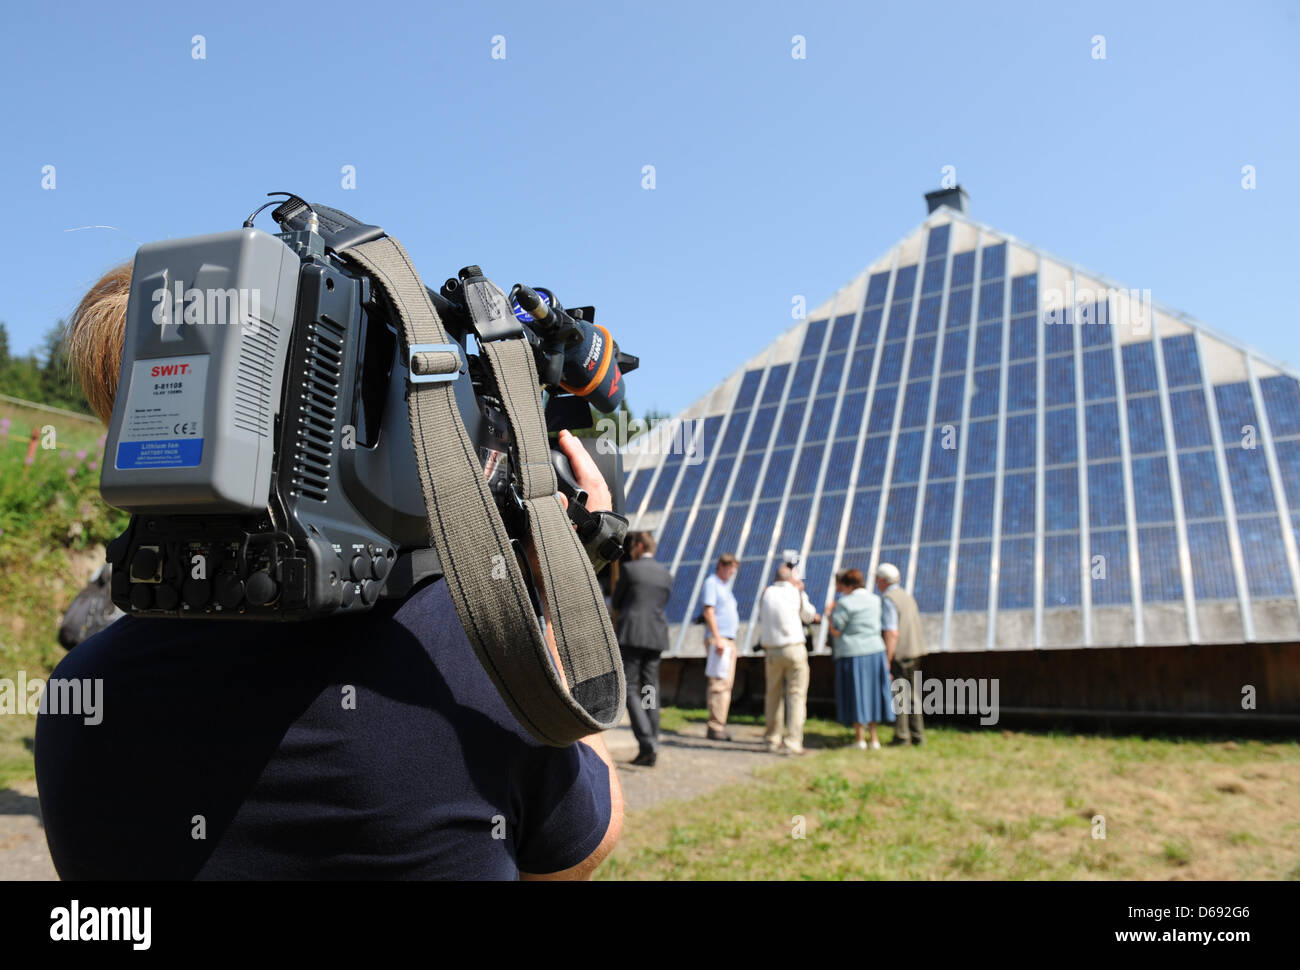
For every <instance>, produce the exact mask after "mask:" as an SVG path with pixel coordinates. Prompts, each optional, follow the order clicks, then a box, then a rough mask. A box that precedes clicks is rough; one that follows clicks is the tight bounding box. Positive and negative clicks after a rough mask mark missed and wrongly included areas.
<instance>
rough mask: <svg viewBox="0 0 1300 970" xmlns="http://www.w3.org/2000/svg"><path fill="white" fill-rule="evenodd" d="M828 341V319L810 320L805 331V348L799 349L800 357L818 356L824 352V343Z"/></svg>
mask: <svg viewBox="0 0 1300 970" xmlns="http://www.w3.org/2000/svg"><path fill="white" fill-rule="evenodd" d="M825 342H826V320H825V319H822V320H809V321H808V329H807V330H806V331H804V338H803V349H802V350H800V351H799V356H800V357H817V356H819V355H820V354H821V352H822V344H824V343H825Z"/></svg>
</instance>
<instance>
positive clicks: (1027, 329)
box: [1007, 317, 1038, 360]
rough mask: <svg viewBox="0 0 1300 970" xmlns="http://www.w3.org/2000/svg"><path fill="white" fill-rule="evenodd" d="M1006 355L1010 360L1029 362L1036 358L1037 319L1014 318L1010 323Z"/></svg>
mask: <svg viewBox="0 0 1300 970" xmlns="http://www.w3.org/2000/svg"><path fill="white" fill-rule="evenodd" d="M1007 353H1008V354H1009V355H1010V359H1011V360H1029V359H1033V358H1034V357H1037V356H1038V318H1037V317H1016V318H1015V319H1013V320H1012V321H1011V340H1010V346H1009V347H1008V348H1007Z"/></svg>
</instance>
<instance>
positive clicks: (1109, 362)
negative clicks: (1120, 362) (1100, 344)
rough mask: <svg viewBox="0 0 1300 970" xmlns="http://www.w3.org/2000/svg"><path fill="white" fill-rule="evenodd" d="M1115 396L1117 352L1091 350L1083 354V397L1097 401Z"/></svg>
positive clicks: (1086, 399)
mask: <svg viewBox="0 0 1300 970" xmlns="http://www.w3.org/2000/svg"><path fill="white" fill-rule="evenodd" d="M1114 396H1115V354H1114V352H1113V351H1110V350H1090V351H1088V352H1087V353H1086V354H1084V355H1083V399H1084V400H1085V401H1095V400H1097V399H1099V398H1105V397H1114Z"/></svg>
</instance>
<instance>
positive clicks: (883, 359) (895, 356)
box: [876, 340, 906, 384]
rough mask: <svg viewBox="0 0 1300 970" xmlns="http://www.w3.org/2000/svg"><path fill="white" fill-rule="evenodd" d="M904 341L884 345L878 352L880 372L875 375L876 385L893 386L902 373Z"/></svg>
mask: <svg viewBox="0 0 1300 970" xmlns="http://www.w3.org/2000/svg"><path fill="white" fill-rule="evenodd" d="M905 345H906V342H905V341H902V340H899V341H896V342H894V343H892V344H885V345H884V347H883V348H882V349H881V351H880V372H879V373H878V374H877V375H876V383H877V384H894V383H897V381H898V379H899V377H901V376H902V373H903V349H904V347H905Z"/></svg>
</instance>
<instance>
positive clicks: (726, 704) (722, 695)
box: [708, 637, 736, 731]
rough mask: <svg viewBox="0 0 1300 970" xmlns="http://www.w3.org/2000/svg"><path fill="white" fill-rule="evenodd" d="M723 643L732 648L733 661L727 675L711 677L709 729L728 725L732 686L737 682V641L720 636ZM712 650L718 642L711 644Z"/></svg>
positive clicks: (716, 729)
mask: <svg viewBox="0 0 1300 970" xmlns="http://www.w3.org/2000/svg"><path fill="white" fill-rule="evenodd" d="M718 639H719V640H721V641H722V643H723V644H724V645H726V646H728V647H730V648H731V663H730V666H728V668H727V676H725V677H710V678H709V694H708V697H709V730H710V731H724V730H726V727H727V712H728V711H730V710H731V686H732V684H734V683H735V682H736V641H735V640H729V639H727V638H726V637H718ZM708 649H709V650H710V651H712V650H715V649H717V645H716V644H709V647H708Z"/></svg>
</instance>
